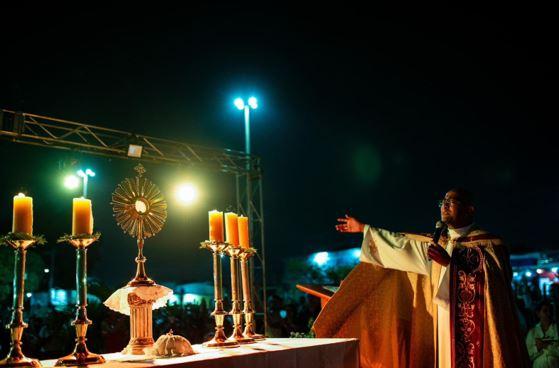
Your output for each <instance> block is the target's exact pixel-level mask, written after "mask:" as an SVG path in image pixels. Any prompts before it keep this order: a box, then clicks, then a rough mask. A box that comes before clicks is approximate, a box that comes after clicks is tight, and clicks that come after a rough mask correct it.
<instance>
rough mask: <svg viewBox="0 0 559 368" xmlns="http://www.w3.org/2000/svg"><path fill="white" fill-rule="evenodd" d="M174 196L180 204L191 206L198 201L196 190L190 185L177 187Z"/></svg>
mask: <svg viewBox="0 0 559 368" xmlns="http://www.w3.org/2000/svg"><path fill="white" fill-rule="evenodd" d="M175 195H176V197H177V200H178V201H179V202H180V203H182V204H185V205H188V204H192V203H194V202H195V201H196V199H198V189H196V187H195V186H194V185H192V184H188V183H187V184H181V185H179V186H178V187H177V190H176V192H175Z"/></svg>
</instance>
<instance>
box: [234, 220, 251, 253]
mask: <svg viewBox="0 0 559 368" xmlns="http://www.w3.org/2000/svg"><path fill="white" fill-rule="evenodd" d="M237 222H238V224H239V244H240V245H241V247H243V248H250V240H249V236H248V217H245V216H239V218H238V220H237Z"/></svg>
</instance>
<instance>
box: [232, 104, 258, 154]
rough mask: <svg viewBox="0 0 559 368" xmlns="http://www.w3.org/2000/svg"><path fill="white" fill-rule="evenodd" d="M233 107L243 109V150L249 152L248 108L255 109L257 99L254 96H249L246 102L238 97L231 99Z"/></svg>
mask: <svg viewBox="0 0 559 368" xmlns="http://www.w3.org/2000/svg"><path fill="white" fill-rule="evenodd" d="M233 103H234V104H235V107H237V109H239V110H244V115H245V152H246V153H247V154H250V110H256V109H257V108H258V100H257V99H256V97H254V96H251V97H250V98H249V99H248V103H247V104H245V101H244V100H243V99H242V98H240V97H238V98H236V99H235V101H233Z"/></svg>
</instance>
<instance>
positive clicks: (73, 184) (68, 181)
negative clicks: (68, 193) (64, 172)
mask: <svg viewBox="0 0 559 368" xmlns="http://www.w3.org/2000/svg"><path fill="white" fill-rule="evenodd" d="M79 185H80V179H79V178H78V177H77V176H76V175H68V176H66V177H65V178H64V186H65V187H66V188H68V189H76V188H77V187H78V186H79Z"/></svg>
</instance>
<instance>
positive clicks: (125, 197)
mask: <svg viewBox="0 0 559 368" xmlns="http://www.w3.org/2000/svg"><path fill="white" fill-rule="evenodd" d="M134 170H136V171H137V172H138V176H136V177H135V178H134V179H130V178H126V179H124V181H123V182H122V183H120V184H119V185H118V186H117V187H116V190H115V191H114V193H113V198H112V199H113V200H112V202H111V203H112V205H113V212H114V216H115V218H116V222H117V223H118V225H119V226H120V227H121V228H122V230H124V232H125V233H128V234H129V235H130V236H132V237H134V238H136V239H137V242H138V257H137V258H136V263H137V269H136V277H134V279H133V280H131V281H130V282H129V283H128V285H129V286H149V285H153V284H154V281H153V280H151V279H150V278H149V277H148V276H147V275H146V270H145V266H144V263H145V262H146V258H145V257H144V254H143V249H144V239H145V238H150V237H152V236H154V235H155V234H157V233H158V232H159V231H161V229H162V228H163V224H165V220H166V219H167V202H165V199H164V198H163V195H162V194H161V191H160V190H159V188H158V187H157V186H156V185H155V184H153V183H152V182H151V181H149V180H148V179H147V178H145V177H142V175H143V174H144V173H145V172H146V169H144V167H143V166H142V164H138V166H136V167H135V168H134Z"/></svg>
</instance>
